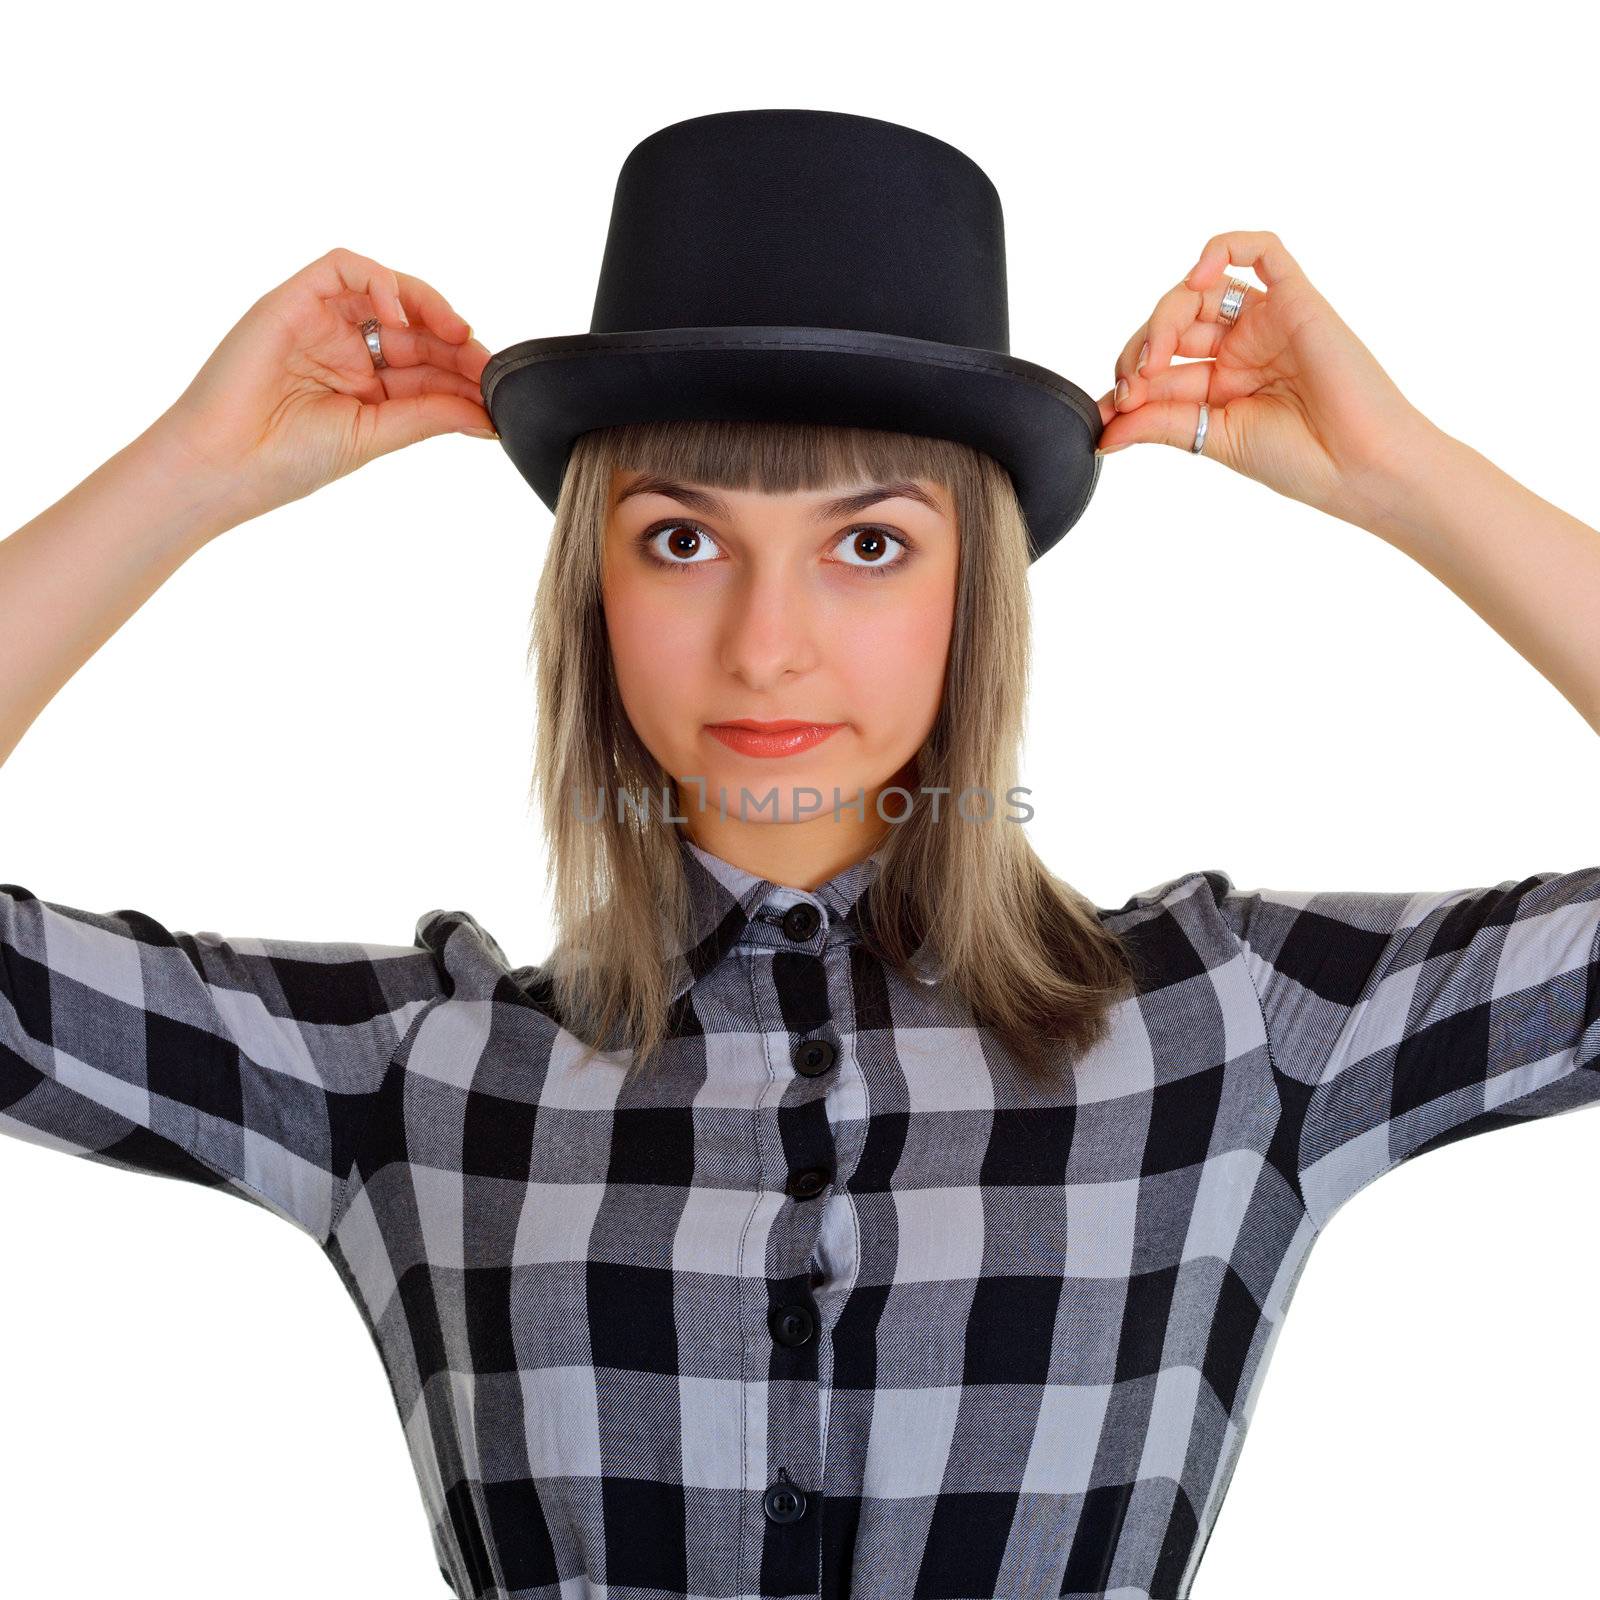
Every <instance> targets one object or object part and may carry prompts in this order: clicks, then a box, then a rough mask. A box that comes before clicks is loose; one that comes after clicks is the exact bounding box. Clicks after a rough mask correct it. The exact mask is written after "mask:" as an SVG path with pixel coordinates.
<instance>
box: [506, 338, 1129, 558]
mask: <svg viewBox="0 0 1600 1600" xmlns="http://www.w3.org/2000/svg"><path fill="white" fill-rule="evenodd" d="M480 387H481V389H482V392H483V403H484V408H485V409H486V410H487V411H488V413H489V416H490V418H491V419H492V420H493V422H494V425H495V430H496V432H498V433H499V435H500V442H501V444H502V445H503V446H504V447H505V450H506V453H507V454H508V455H509V456H510V457H511V459H512V461H513V463H514V464H515V465H516V467H517V470H518V471H519V472H520V473H521V474H522V476H523V477H524V478H525V479H527V481H528V483H529V484H530V485H531V486H532V488H533V490H534V492H535V493H536V494H537V495H538V496H539V498H540V499H541V500H542V501H543V502H544V503H545V505H546V506H548V507H549V508H550V510H551V511H554V510H555V509H556V502H557V500H558V499H559V497H560V493H561V483H562V479H563V476H564V475H565V472H566V464H567V458H568V456H569V454H570V452H571V449H572V445H573V443H574V441H575V440H576V439H577V438H578V437H579V435H580V434H584V433H588V432H590V431H591V430H593V429H595V428H603V427H610V426H613V425H617V424H622V423H628V422H668V421H672V422H689V421H712V420H726V421H739V422H812V423H833V424H838V425H843V426H846V427H859V428H886V429H891V430H893V431H895V432H899V433H917V434H925V435H928V436H930V437H933V438H940V439H955V440H958V441H959V442H961V443H964V444H970V445H972V446H974V447H975V448H977V449H979V450H982V451H984V452H986V453H987V454H988V455H991V456H993V457H994V459H995V460H996V461H998V462H999V463H1000V464H1001V465H1002V466H1003V467H1004V468H1005V469H1006V470H1007V472H1009V473H1010V475H1011V480H1012V484H1013V486H1014V488H1015V490H1016V494H1017V499H1018V501H1019V503H1020V504H1021V506H1022V511H1023V515H1024V516H1025V517H1026V519H1027V523H1028V534H1029V547H1030V559H1031V560H1036V559H1037V558H1038V557H1039V556H1041V555H1043V554H1044V552H1045V551H1046V550H1048V549H1049V548H1050V547H1051V546H1052V545H1054V544H1055V543H1056V541H1057V540H1058V539H1060V538H1061V536H1062V535H1063V534H1064V533H1066V532H1067V531H1068V529H1070V528H1071V527H1072V525H1073V524H1074V523H1075V522H1076V521H1077V520H1078V518H1079V517H1080V516H1082V514H1083V511H1084V508H1085V507H1086V506H1087V505H1088V503H1089V499H1090V497H1091V496H1092V495H1093V493H1094V487H1095V483H1096V482H1097V481H1098V479H1099V476H1100V462H1101V458H1100V457H1099V456H1098V455H1096V454H1095V447H1096V445H1097V444H1098V443H1099V440H1100V434H1101V429H1102V424H1101V421H1100V409H1099V406H1098V405H1097V404H1096V403H1095V401H1094V400H1093V399H1092V398H1091V397H1090V396H1089V395H1087V394H1086V393H1085V392H1084V391H1083V390H1082V389H1080V388H1078V386H1077V385H1076V384H1074V383H1072V382H1070V381H1069V380H1068V379H1066V378H1063V377H1061V376H1060V374H1058V373H1054V372H1051V371H1050V370H1049V369H1048V368H1045V367H1041V366H1037V365H1035V364H1034V363H1033V362H1031V361H1023V360H1021V359H1020V358H1018V357H1016V356H1009V355H1003V354H1001V353H999V352H998V351H994V350H984V349H977V348H973V347H970V346H965V345H948V344H938V343H934V342H932V341H930V340H927V339H912V338H907V337H904V336H901V335H898V334H885V333H868V332H860V331H857V330H855V329H849V328H798V327H784V326H778V327H730V328H655V329H644V330H638V331H629V332H625V333H587V334H575V335H570V336H564V337H557V338H548V339H527V340H524V341H523V342H522V343H520V344H514V345H508V346H507V347H506V348H505V349H504V350H500V351H497V352H496V353H495V354H494V355H493V356H491V357H490V359H489V363H488V365H487V366H486V367H485V368H484V369H483V377H482V380H481V383H480Z"/></svg>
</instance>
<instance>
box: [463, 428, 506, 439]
mask: <svg viewBox="0 0 1600 1600" xmlns="http://www.w3.org/2000/svg"><path fill="white" fill-rule="evenodd" d="M456 432H457V433H470V434H471V435H472V437H473V438H474V439H498V438H499V437H500V435H499V434H498V433H496V432H495V431H494V429H493V428H457V429H456Z"/></svg>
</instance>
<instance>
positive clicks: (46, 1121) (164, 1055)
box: [0, 884, 444, 1244]
mask: <svg viewBox="0 0 1600 1600" xmlns="http://www.w3.org/2000/svg"><path fill="white" fill-rule="evenodd" d="M443 985H444V979H443V977H442V975H441V973H440V971H439V968H438V965H437V963H436V960H435V957H434V954H433V952H432V951H430V950H427V949H423V948H420V947H418V946H415V945H411V946H402V945H382V944H359V943H311V942H308V941H295V940H285V939H246V938H224V937H222V936H221V935H220V934H216V933H175V932H171V931H169V930H168V929H167V928H166V927H164V926H162V924H161V923H159V922H157V921H156V920H155V919H154V918H152V917H150V916H148V915H146V914H145V913H144V912H141V911H111V912H93V911H82V910H78V909H76V908H74V907H72V906H64V905H56V904H53V903H51V902H49V901H45V900H41V899H39V898H38V897H37V896H36V895H34V894H32V893H31V892H30V891H29V890H27V889H24V888H22V887H20V886H19V885H16V884H0V1133H7V1134H11V1135H13V1136H15V1137H18V1138H21V1139H24V1140H27V1141H28V1142H30V1143H34V1144H39V1145H43V1146H46V1147H48V1148H51V1149H57V1150H63V1151H66V1152H68V1153H69V1154H73V1155H79V1156H84V1157H87V1158H88V1159H90V1160H94V1161H101V1162H105V1163H108V1164H110V1165H112V1166H118V1167H124V1168H127V1169H129V1170H131V1171H134V1172H145V1173H152V1174H157V1175H159V1176H162V1177H167V1178H177V1179H182V1180H185V1181H187V1182H191V1183H198V1184H204V1185H208V1186H211V1187H214V1188H219V1189H221V1190H223V1191H224V1192H226V1193H231V1194H233V1195H236V1196H237V1197H238V1198H240V1199H242V1200H246V1201H249V1202H251V1203H253V1204H256V1205H263V1206H265V1207H266V1208H267V1209H268V1210H270V1211H273V1212H275V1213H276V1214H277V1215H279V1216H281V1217H283V1218H285V1219H286V1220H287V1221H290V1222H292V1223H294V1224H295V1225H296V1226H298V1227H299V1228H301V1229H303V1230H304V1231H305V1232H307V1233H309V1234H310V1235H311V1236H312V1237H313V1238H314V1239H316V1240H317V1241H318V1243H319V1244H325V1243H326V1242H327V1240H328V1238H329V1237H330V1234H331V1230H332V1225H333V1222H334V1220H335V1218H336V1216H337V1207H338V1201H339V1199H340V1196H341V1192H342V1189H343V1185H344V1180H345V1179H346V1177H347V1176H348V1174H349V1171H350V1168H351V1164H352V1162H353V1160H354V1157H355V1141H356V1140H357V1138H358V1137H359V1135H360V1133H361V1131H362V1129H363V1128H364V1127H365V1125H366V1119H367V1113H368V1110H369V1109H370V1106H371V1104H372V1102H373V1100H374V1098H375V1096H376V1094H377V1092H378V1089H379V1087H380V1085H381V1083H382V1080H383V1077H384V1073H385V1069H386V1068H387V1066H388V1064H389V1062H390V1060H391V1059H392V1057H393V1056H394V1055H395V1053H396V1051H397V1050H398V1048H399V1046H400V1044H401V1043H402V1041H403V1039H404V1037H405V1035H406V1033H407V1030H408V1029H409V1027H410V1026H411V1024H412V1022H413V1021H414V1019H415V1018H416V1017H417V1016H418V1015H419V1014H420V1012H421V1011H422V1010H423V1009H424V1008H425V1007H427V1005H428V1004H429V1003H430V1001H433V1000H435V999H437V998H439V997H440V995H441V994H442V992H443Z"/></svg>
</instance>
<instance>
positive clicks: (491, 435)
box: [371, 394, 499, 458]
mask: <svg viewBox="0 0 1600 1600" xmlns="http://www.w3.org/2000/svg"><path fill="white" fill-rule="evenodd" d="M374 409H375V411H376V413H377V415H376V417H375V419H374V426H373V429H372V436H371V455H372V457H373V458H376V457H378V456H382V455H388V454H389V452H390V451H392V450H402V449H404V448H405V446H407V445H408V444H416V443H417V442H418V441H419V440H422V439H431V438H433V437H434V436H435V435H436V434H440V433H471V434H475V435H477V436H478V437H481V438H485V439H497V438H499V435H498V434H497V433H496V432H495V431H494V424H493V423H492V422H491V421H490V420H489V413H488V412H487V411H485V410H484V409H483V407H482V406H481V405H478V404H476V403H475V402H473V401H471V400H468V399H467V398H466V396H465V395H459V394H408V395H396V396H395V397H394V398H393V399H392V400H381V401H379V402H378V404H377V406H376V407H375V408H374Z"/></svg>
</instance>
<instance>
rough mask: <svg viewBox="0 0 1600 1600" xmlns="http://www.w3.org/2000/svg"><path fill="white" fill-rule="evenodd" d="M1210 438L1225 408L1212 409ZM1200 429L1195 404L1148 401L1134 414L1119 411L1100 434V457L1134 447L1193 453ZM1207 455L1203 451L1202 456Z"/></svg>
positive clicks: (1191, 402)
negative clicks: (1168, 447) (1161, 447)
mask: <svg viewBox="0 0 1600 1600" xmlns="http://www.w3.org/2000/svg"><path fill="white" fill-rule="evenodd" d="M1210 410H1211V416H1210V423H1209V427H1208V428H1207V437H1208V438H1209V436H1210V434H1211V432H1212V431H1214V430H1215V429H1216V427H1217V424H1218V421H1219V418H1220V416H1221V411H1222V408H1221V407H1220V406H1212V407H1211V408H1210ZM1199 426H1200V405H1199V402H1198V401H1195V400H1146V401H1145V403H1144V404H1143V405H1142V406H1139V407H1138V408H1137V409H1136V410H1133V411H1119V412H1117V414H1116V415H1115V416H1113V417H1112V418H1111V420H1110V421H1109V422H1107V423H1106V424H1105V425H1104V427H1103V428H1102V429H1101V431H1100V446H1099V449H1100V454H1101V455H1110V454H1111V453H1112V452H1113V451H1116V450H1122V449H1125V448H1126V447H1127V446H1128V445H1130V444H1165V445H1171V446H1172V447H1173V448H1174V449H1177V450H1191V449H1192V448H1193V446H1194V436H1195V431H1196V430H1197V429H1198V428H1199ZM1201 453H1202V454H1204V453H1205V452H1204V451H1203V450H1202V452H1201Z"/></svg>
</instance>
